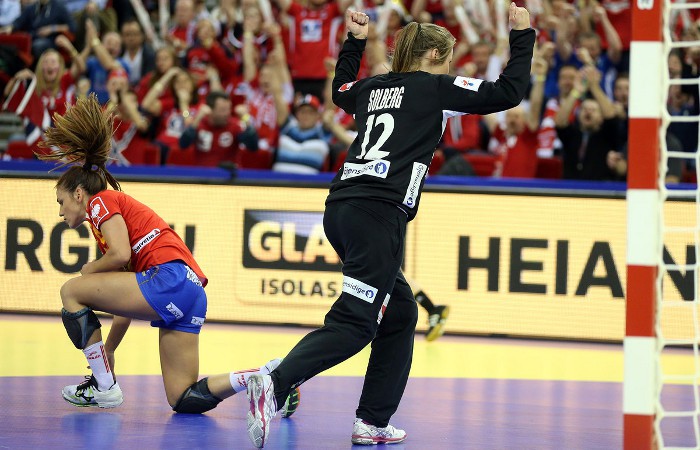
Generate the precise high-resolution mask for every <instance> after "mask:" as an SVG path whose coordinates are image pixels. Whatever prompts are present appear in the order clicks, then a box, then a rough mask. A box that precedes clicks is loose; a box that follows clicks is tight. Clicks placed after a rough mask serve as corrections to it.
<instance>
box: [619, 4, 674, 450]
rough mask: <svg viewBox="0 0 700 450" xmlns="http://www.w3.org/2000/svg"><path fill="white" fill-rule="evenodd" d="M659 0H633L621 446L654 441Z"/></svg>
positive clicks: (661, 101) (635, 447) (661, 63)
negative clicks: (622, 442) (622, 441)
mask: <svg viewBox="0 0 700 450" xmlns="http://www.w3.org/2000/svg"><path fill="white" fill-rule="evenodd" d="M662 8H663V4H662V3H661V1H660V0H637V1H633V2H632V43H631V45H630V92H629V112H628V113H629V137H628V173H627V296H626V302H627V303H626V327H625V338H624V361H625V362H624V387H623V413H624V421H623V429H624V431H623V440H624V445H623V447H624V449H625V450H645V449H652V448H655V442H656V441H655V433H654V418H655V408H656V402H657V399H658V396H659V392H657V391H658V383H657V376H658V364H659V359H658V353H657V339H656V322H657V314H656V307H657V306H656V305H657V298H659V295H660V288H661V279H660V278H661V273H660V270H659V260H660V258H661V257H662V255H663V253H662V252H663V244H662V238H661V227H662V222H663V218H662V215H661V213H662V207H663V201H662V198H661V193H660V191H659V186H660V185H661V184H662V182H660V175H659V174H660V171H659V166H660V160H661V158H660V157H661V155H660V145H659V144H660V134H661V116H662V110H663V108H664V105H665V98H666V97H665V95H666V94H665V92H663V86H664V85H665V83H664V82H663V81H664V79H665V78H667V77H668V75H667V73H666V74H664V73H663V71H664V70H667V69H666V67H667V62H666V58H667V56H666V55H665V54H664V46H663V34H662Z"/></svg>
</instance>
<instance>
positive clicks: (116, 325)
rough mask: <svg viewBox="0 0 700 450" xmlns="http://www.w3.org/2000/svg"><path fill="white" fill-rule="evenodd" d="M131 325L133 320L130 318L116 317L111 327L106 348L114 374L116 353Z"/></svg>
mask: <svg viewBox="0 0 700 450" xmlns="http://www.w3.org/2000/svg"><path fill="white" fill-rule="evenodd" d="M129 325H131V318H129V317H122V316H114V317H113V318H112V326H111V327H109V334H108V335H107V340H106V341H105V346H104V347H105V352H106V353H107V360H108V361H109V366H110V367H111V368H112V373H114V351H115V350H116V349H117V347H119V344H120V343H121V342H122V339H124V335H125V334H126V332H127V330H128V329H129Z"/></svg>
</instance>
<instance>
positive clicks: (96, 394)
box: [62, 375, 124, 408]
mask: <svg viewBox="0 0 700 450" xmlns="http://www.w3.org/2000/svg"><path fill="white" fill-rule="evenodd" d="M62 393H63V398H64V399H65V400H66V401H67V402H68V403H71V404H73V405H75V406H97V407H99V408H115V407H117V406H119V405H121V404H122V403H124V395H123V394H122V390H121V388H120V387H119V383H114V384H113V385H112V387H110V388H109V389H107V390H106V391H100V390H99V389H97V380H96V379H95V377H94V376H93V375H89V376H86V377H85V381H84V382H82V383H80V384H71V385H69V386H66V387H64V388H63V392H62Z"/></svg>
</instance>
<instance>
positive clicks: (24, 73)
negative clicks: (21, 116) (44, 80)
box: [3, 69, 34, 97]
mask: <svg viewBox="0 0 700 450" xmlns="http://www.w3.org/2000/svg"><path fill="white" fill-rule="evenodd" d="M31 78H34V72H32V71H31V70H29V69H22V70H20V71H19V72H17V74H16V75H15V76H14V77H12V78H11V79H10V81H9V82H8V83H7V85H6V86H5V91H4V92H3V97H7V96H8V95H9V94H10V91H12V88H13V87H14V86H15V83H17V82H18V81H22V80H29V79H31Z"/></svg>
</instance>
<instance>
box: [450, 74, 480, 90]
mask: <svg viewBox="0 0 700 450" xmlns="http://www.w3.org/2000/svg"><path fill="white" fill-rule="evenodd" d="M483 82H484V80H480V79H478V78H468V77H456V78H455V81H454V85H455V86H458V87H461V88H462V89H468V90H470V91H474V92H479V86H481V83H483Z"/></svg>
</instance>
